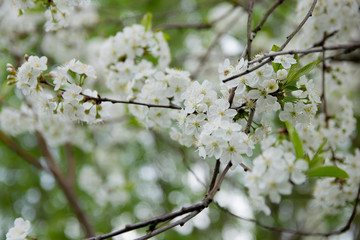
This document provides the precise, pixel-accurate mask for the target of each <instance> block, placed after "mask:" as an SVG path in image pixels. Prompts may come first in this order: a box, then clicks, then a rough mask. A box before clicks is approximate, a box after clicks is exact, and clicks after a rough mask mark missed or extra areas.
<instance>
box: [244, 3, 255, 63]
mask: <svg viewBox="0 0 360 240" xmlns="http://www.w3.org/2000/svg"><path fill="white" fill-rule="evenodd" d="M254 3H255V0H250V3H249V8H248V21H247V45H246V54H247V58H248V60H249V61H250V59H251V43H252V40H253V36H252V32H251V23H252V15H253V9H254Z"/></svg>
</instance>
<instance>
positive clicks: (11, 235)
mask: <svg viewBox="0 0 360 240" xmlns="http://www.w3.org/2000/svg"><path fill="white" fill-rule="evenodd" d="M30 228H31V224H30V222H29V221H28V220H24V219H22V218H17V219H15V221H14V227H12V228H10V229H9V231H8V233H7V234H6V240H25V239H26V237H27V236H28V234H29V233H30Z"/></svg>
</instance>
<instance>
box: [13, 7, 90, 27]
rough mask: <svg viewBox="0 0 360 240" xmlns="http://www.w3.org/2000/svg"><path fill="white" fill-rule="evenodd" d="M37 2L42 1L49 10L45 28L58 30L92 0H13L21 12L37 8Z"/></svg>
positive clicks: (46, 14) (46, 15)
mask: <svg viewBox="0 0 360 240" xmlns="http://www.w3.org/2000/svg"><path fill="white" fill-rule="evenodd" d="M36 2H41V3H43V4H44V5H45V6H46V7H47V10H46V11H45V18H46V23H45V30H46V31H56V30H58V29H61V28H64V27H67V26H69V24H71V22H72V20H73V19H71V16H72V15H73V13H74V12H76V11H78V9H81V8H87V7H88V6H89V5H90V3H91V0H76V1H69V0H65V1H64V0H54V1H50V2H48V1H34V0H12V3H13V5H14V7H15V8H17V9H18V10H19V11H20V12H21V13H22V12H24V11H26V10H27V9H32V8H35V7H36ZM76 8H77V9H76Z"/></svg>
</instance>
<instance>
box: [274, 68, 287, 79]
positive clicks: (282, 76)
mask: <svg viewBox="0 0 360 240" xmlns="http://www.w3.org/2000/svg"><path fill="white" fill-rule="evenodd" d="M287 74H288V72H287V71H286V69H280V70H279V71H277V72H276V77H277V79H278V80H280V81H282V80H285V79H286V77H287Z"/></svg>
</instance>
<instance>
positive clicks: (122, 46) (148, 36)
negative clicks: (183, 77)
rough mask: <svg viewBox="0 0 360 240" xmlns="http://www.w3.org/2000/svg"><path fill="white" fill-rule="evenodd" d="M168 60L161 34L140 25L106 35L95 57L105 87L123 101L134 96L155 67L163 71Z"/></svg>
mask: <svg viewBox="0 0 360 240" xmlns="http://www.w3.org/2000/svg"><path fill="white" fill-rule="evenodd" d="M169 62H170V52H169V47H168V45H167V42H166V40H165V38H164V35H163V33H162V32H157V33H153V32H152V31H150V30H147V29H145V27H144V26H142V25H133V26H131V27H125V28H124V30H123V31H122V32H118V33H117V34H116V35H115V36H113V37H110V38H108V39H107V40H106V41H105V42H104V43H103V44H102V47H101V50H100V59H99V64H100V65H101V66H102V67H103V69H104V71H105V73H104V75H105V82H106V86H107V87H108V88H109V89H110V90H111V91H113V92H114V93H116V94H118V95H119V97H120V98H121V99H126V100H130V99H132V100H134V99H136V98H137V94H138V93H140V92H141V89H142V88H143V86H144V84H145V80H146V79H147V78H149V77H150V76H153V77H155V76H154V74H155V72H156V70H164V69H165V68H166V67H168V64H169ZM158 77H160V78H163V77H162V76H158Z"/></svg>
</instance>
